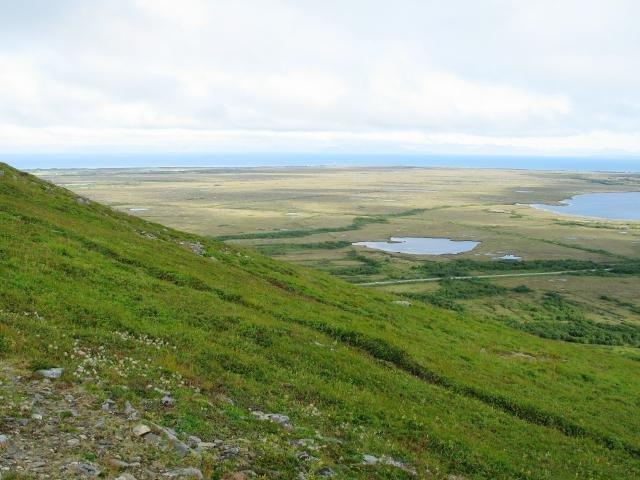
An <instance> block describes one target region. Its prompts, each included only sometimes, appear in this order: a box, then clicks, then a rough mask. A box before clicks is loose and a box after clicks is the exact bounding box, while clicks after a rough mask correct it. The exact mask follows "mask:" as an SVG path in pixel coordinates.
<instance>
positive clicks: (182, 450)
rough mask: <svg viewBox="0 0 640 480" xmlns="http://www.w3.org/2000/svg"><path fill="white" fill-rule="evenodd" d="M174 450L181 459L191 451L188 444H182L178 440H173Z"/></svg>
mask: <svg viewBox="0 0 640 480" xmlns="http://www.w3.org/2000/svg"><path fill="white" fill-rule="evenodd" d="M173 450H174V451H175V452H176V453H177V454H178V455H180V456H181V457H184V456H185V455H187V454H188V453H189V452H190V451H191V449H190V448H189V447H188V446H187V444H186V443H182V442H181V441H180V440H177V439H176V440H173Z"/></svg>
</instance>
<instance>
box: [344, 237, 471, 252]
mask: <svg viewBox="0 0 640 480" xmlns="http://www.w3.org/2000/svg"><path fill="white" fill-rule="evenodd" d="M479 244H480V242H474V241H470V240H461V241H458V240H451V239H449V238H430V237H391V241H389V242H357V243H354V244H353V245H356V246H359V247H367V248H373V249H374V250H382V251H383V252H391V253H409V254H412V255H447V254H456V253H462V252H468V251H470V250H473V249H474V248H476V246H477V245H479Z"/></svg>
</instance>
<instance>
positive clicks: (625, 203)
mask: <svg viewBox="0 0 640 480" xmlns="http://www.w3.org/2000/svg"><path fill="white" fill-rule="evenodd" d="M530 206H531V207H534V208H538V209H541V210H547V211H550V212H554V213H560V214H564V215H579V216H583V217H595V218H604V219H607V220H636V221H637V220H640V192H611V193H585V194H582V195H576V196H575V197H571V198H568V199H566V200H563V201H562V205H544V204H538V203H535V204H532V205H530Z"/></svg>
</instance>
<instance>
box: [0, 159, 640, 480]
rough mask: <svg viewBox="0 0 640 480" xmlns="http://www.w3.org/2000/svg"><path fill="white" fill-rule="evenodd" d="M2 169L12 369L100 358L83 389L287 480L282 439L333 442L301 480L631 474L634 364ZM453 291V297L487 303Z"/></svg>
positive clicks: (481, 289) (482, 288)
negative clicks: (240, 442) (163, 398)
mask: <svg viewBox="0 0 640 480" xmlns="http://www.w3.org/2000/svg"><path fill="white" fill-rule="evenodd" d="M0 169H2V170H3V171H4V175H3V176H1V177H0V339H1V342H0V345H2V346H3V347H2V356H3V358H4V359H5V360H11V361H19V362H23V363H28V364H30V365H32V367H33V368H35V366H36V365H43V364H47V365H57V366H63V367H65V369H66V373H65V376H66V377H65V380H66V381H77V378H76V377H75V376H74V372H78V371H79V368H80V367H83V368H85V367H86V366H87V365H86V364H84V363H82V362H83V360H82V359H81V358H80V357H77V356H69V355H65V353H67V354H68V353H69V352H73V351H76V350H74V349H78V348H81V349H83V351H85V352H90V353H91V355H93V356H94V357H92V358H96V359H99V361H98V360H97V361H96V362H95V365H94V366H93V367H92V368H95V369H96V371H97V375H98V377H99V378H100V379H101V380H100V381H98V382H95V383H94V384H91V385H90V387H88V388H93V389H94V390H95V393H96V395H98V396H99V397H101V398H107V397H114V398H117V399H124V398H127V399H131V400H132V401H138V402H140V401H143V400H146V399H149V398H152V397H153V395H156V394H155V393H154V391H153V390H152V389H148V388H146V385H147V384H149V383H151V384H153V385H167V388H170V389H171V390H172V393H173V395H174V396H175V398H176V407H175V409H173V410H171V411H168V412H167V411H166V410H162V409H161V408H160V407H158V406H156V405H157V404H153V403H150V407H149V409H148V411H147V412H146V413H145V415H148V416H150V417H151V418H152V419H155V420H156V421H158V422H161V423H162V424H164V425H166V426H169V427H172V428H175V429H177V430H178V431H182V432H188V433H191V434H195V435H200V436H202V437H203V438H208V437H212V436H214V435H215V436H223V437H224V436H226V435H232V434H233V435H238V436H242V437H243V438H246V439H247V441H248V444H249V446H250V448H251V449H252V451H253V452H254V458H255V460H254V463H253V465H252V468H253V469H254V470H255V471H256V472H257V473H258V475H259V476H260V477H261V478H283V479H284V478H295V476H296V475H297V472H298V469H299V468H300V461H299V460H298V459H297V458H296V457H295V452H294V451H293V450H292V449H291V446H290V443H289V442H290V441H291V440H294V439H299V438H309V437H313V438H322V439H329V440H322V442H323V444H324V445H325V448H322V449H320V450H319V451H318V452H317V455H318V457H319V460H318V462H317V463H315V464H313V465H311V471H310V473H309V478H314V475H315V474H314V472H316V471H317V469H318V468H319V467H320V466H322V465H330V466H331V468H332V469H334V470H335V471H336V472H337V474H338V478H362V479H365V478H409V477H410V474H409V473H406V472H403V471H400V470H398V469H393V468H391V467H384V468H378V467H366V466H363V465H362V464H361V459H362V455H363V454H373V455H378V456H379V455H390V456H393V457H394V458H398V459H401V460H402V461H404V462H407V463H408V464H410V465H412V466H413V467H415V468H416V469H417V471H418V472H419V476H420V477H427V478H428V477H429V474H428V473H427V472H431V474H432V475H433V476H435V477H436V478H447V476H448V475H450V474H454V475H462V476H464V477H465V478H469V479H475V478H478V479H480V478H486V479H489V478H491V479H494V478H497V479H507V478H508V479H513V478H521V479H552V478H553V479H558V478H576V477H577V478H633V477H635V476H638V475H640V441H639V440H638V436H637V432H638V431H639V430H640V420H639V418H638V415H637V410H638V407H640V379H639V378H638V376H634V375H630V372H633V371H636V370H637V367H638V360H639V359H640V355H639V354H638V353H637V350H635V349H629V348H619V347H610V346H601V345H582V344H572V343H565V342H557V341H554V340H549V339H543V338H539V337H537V336H534V335H530V334H528V333H526V332H523V331H520V330H517V329H513V328H511V327H509V326H507V325H505V324H504V323H503V322H501V321H489V322H488V321H486V319H485V318H482V317H481V316H476V315H474V314H473V312H471V311H468V312H465V313H463V314H457V313H455V312H451V311H448V310H445V309H441V308H437V307H433V306H429V305H426V304H423V303H421V302H413V304H412V305H411V306H410V307H405V306H402V305H396V304H394V303H393V301H394V300H397V299H398V298H401V297H398V296H396V295H393V294H389V293H385V292H381V291H375V290H371V289H365V288H359V287H356V286H353V285H350V284H348V283H346V282H343V281H341V280H339V279H336V278H334V277H331V276H329V275H326V274H323V273H320V272H317V271H313V270H310V269H306V268H303V267H300V266H297V265H294V264H290V263H283V262H279V261H276V260H273V259H270V258H268V257H265V256H263V255H261V254H260V253H257V252H255V251H251V250H245V249H242V248H238V247H235V246H230V245H226V244H224V243H220V242H218V241H215V240H211V239H207V238H203V237H199V236H197V235H193V234H187V233H183V232H180V231H177V230H173V229H170V228H167V227H163V226H161V225H158V224H153V223H150V222H147V221H145V220H142V219H140V218H136V217H131V216H127V215H124V214H121V213H118V212H115V211H113V210H111V209H109V208H106V207H103V206H102V205H100V204H97V203H94V202H92V203H90V204H88V205H85V204H79V203H77V201H76V196H75V195H74V194H72V193H70V192H68V191H66V190H64V189H61V188H58V187H54V186H52V185H51V184H48V183H45V182H42V181H40V180H37V179H36V178H34V177H32V176H30V175H25V174H22V173H20V172H17V171H15V170H13V169H11V168H10V167H9V166H6V165H0ZM190 242H198V243H200V244H201V245H202V246H203V249H204V251H205V255H203V256H199V255H196V254H194V253H193V252H192V251H191V250H190V249H189V248H188V244H189V243H190ZM354 255H357V254H354ZM354 258H355V257H354ZM356 260H357V261H360V259H358V258H356ZM446 288H447V290H448V292H449V293H448V295H449V296H451V297H453V298H456V299H469V298H478V296H480V297H482V296H483V295H493V293H495V292H494V291H495V290H496V289H495V288H494V287H491V286H487V284H485V283H473V282H470V283H465V284H458V283H456V284H453V283H452V284H451V285H447V287H446ZM497 290H499V292H498V293H500V292H502V290H501V289H497ZM514 295H524V294H516V293H514ZM456 301H464V300H456ZM549 302H550V304H549V308H551V307H552V306H554V305H556V304H557V303H558V302H557V301H556V299H553V298H552V299H550V300H549ZM554 302H555V303H554ZM557 308H558V315H564V313H563V312H564V309H565V308H567V307H565V306H564V304H562V303H560V306H559V307H557ZM514 352H526V353H527V354H528V355H530V356H531V357H532V358H533V359H534V360H531V359H523V358H520V357H518V356H514V355H513V353H514ZM83 365H84V366H83ZM123 365H124V366H123ZM125 387H126V388H125ZM228 398H231V399H233V402H234V403H233V404H230V403H229V402H228V401H226V400H225V399H228ZM252 409H259V410H262V411H265V412H279V413H284V414H287V415H289V416H290V417H291V421H292V423H293V425H294V429H293V430H291V431H289V430H284V429H281V428H280V427H278V426H277V425H273V424H270V423H265V422H260V421H258V420H256V419H255V418H254V417H253V416H252V415H251V413H250V410H252ZM330 439H334V441H333V440H330ZM314 454H315V453H314ZM233 468H234V466H233V465H221V466H217V467H215V469H214V468H213V467H212V468H211V469H210V470H206V471H207V472H209V473H208V474H209V475H210V476H211V477H213V476H214V475H222V474H223V473H224V471H225V469H228V470H229V471H231V470H232V469H233Z"/></svg>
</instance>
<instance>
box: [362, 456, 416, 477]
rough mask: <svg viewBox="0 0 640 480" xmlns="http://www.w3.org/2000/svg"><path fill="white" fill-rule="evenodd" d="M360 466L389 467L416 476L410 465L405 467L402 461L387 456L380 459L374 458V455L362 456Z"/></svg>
mask: <svg viewBox="0 0 640 480" xmlns="http://www.w3.org/2000/svg"><path fill="white" fill-rule="evenodd" d="M362 464H363V465H377V464H381V465H389V466H391V467H396V468H399V469H400V470H404V471H405V472H407V473H410V474H412V475H416V470H415V468H413V467H412V466H411V465H407V464H406V463H404V462H403V461H402V460H397V459H395V458H393V457H390V456H388V455H382V456H381V457H379V458H378V457H376V456H374V455H363V456H362Z"/></svg>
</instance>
